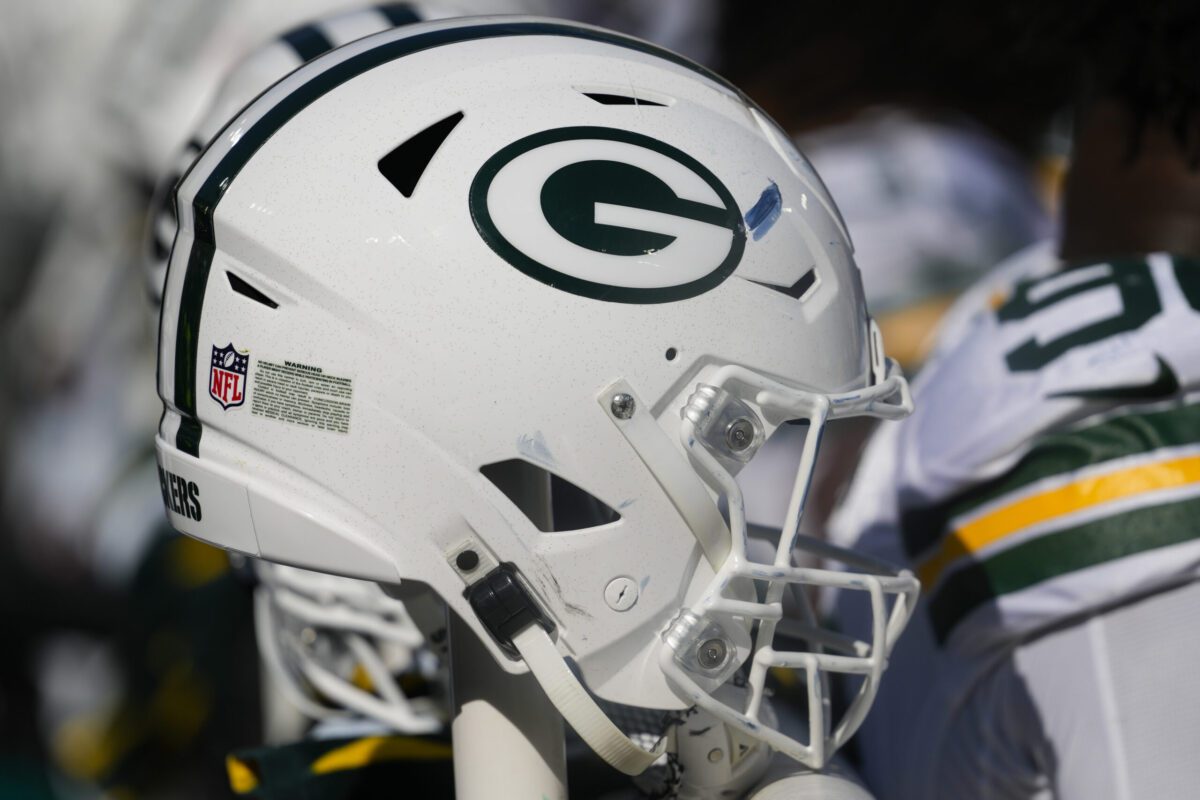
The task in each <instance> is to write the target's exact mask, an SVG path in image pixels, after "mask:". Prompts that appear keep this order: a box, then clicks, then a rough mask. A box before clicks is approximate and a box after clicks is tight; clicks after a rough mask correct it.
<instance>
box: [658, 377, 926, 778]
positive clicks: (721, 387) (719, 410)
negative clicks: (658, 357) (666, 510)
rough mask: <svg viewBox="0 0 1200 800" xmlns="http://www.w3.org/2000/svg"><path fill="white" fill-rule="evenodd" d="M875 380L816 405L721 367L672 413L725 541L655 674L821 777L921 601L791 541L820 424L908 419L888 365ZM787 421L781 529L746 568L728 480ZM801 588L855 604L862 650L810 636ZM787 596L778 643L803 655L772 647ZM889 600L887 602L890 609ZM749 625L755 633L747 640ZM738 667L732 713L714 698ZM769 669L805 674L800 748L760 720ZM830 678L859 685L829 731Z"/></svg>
mask: <svg viewBox="0 0 1200 800" xmlns="http://www.w3.org/2000/svg"><path fill="white" fill-rule="evenodd" d="M881 366H882V365H881ZM879 371H880V372H883V370H879ZM881 377H882V380H880V381H879V382H878V383H876V384H875V385H874V386H871V387H868V388H866V389H862V390H859V391H854V392H848V393H845V394H836V395H825V394H819V393H814V392H808V391H803V390H799V389H795V388H792V387H789V386H785V385H783V384H780V383H777V382H776V381H773V380H771V379H769V378H766V377H764V376H762V375H759V374H757V373H755V372H752V371H750V370H748V369H745V368H743V367H737V366H726V367H723V368H721V369H720V370H718V372H717V373H716V375H715V376H714V377H713V378H712V381H711V383H709V384H702V385H701V386H699V387H698V388H697V390H696V391H695V393H693V395H692V397H691V398H690V399H689V401H688V403H687V405H686V406H684V408H683V410H682V416H683V423H682V427H681V431H680V438H681V441H682V442H683V445H684V447H685V448H686V449H687V452H688V455H689V457H690V459H691V461H692V464H693V466H694V467H695V468H696V470H697V472H698V473H699V474H700V476H701V477H702V478H703V479H704V480H705V482H706V483H708V484H709V486H710V487H711V488H712V489H713V490H714V491H715V492H717V493H718V494H719V495H720V496H721V497H723V498H724V499H725V501H726V503H727V504H728V513H729V524H730V531H731V533H732V541H731V543H730V550H729V555H728V557H727V558H725V559H724V561H723V562H722V563H721V564H720V565H718V569H717V574H716V576H715V577H714V578H713V580H712V581H711V583H710V584H709V586H708V587H707V588H706V590H705V592H704V594H703V595H702V596H701V598H700V599H699V600H698V601H697V602H696V603H694V604H693V605H692V606H691V607H690V608H688V609H685V610H684V611H683V612H682V613H681V614H680V616H679V618H678V619H676V621H675V622H674V623H673V624H672V626H671V627H670V628H669V629H668V630H667V632H666V633H665V634H664V641H665V642H666V643H667V645H668V647H667V648H664V650H663V652H662V656H661V658H660V666H661V667H662V669H663V671H664V673H666V676H667V678H668V680H669V682H670V683H671V684H672V686H673V688H674V689H675V690H676V691H677V692H679V693H680V695H681V697H684V698H686V699H687V700H689V701H690V702H693V703H695V704H696V705H698V706H700V707H701V708H703V709H704V710H706V711H708V712H709V713H711V714H713V715H714V716H716V717H718V718H719V719H721V720H722V721H723V722H725V723H726V724H728V725H730V726H732V727H733V728H735V729H738V730H741V731H743V732H745V733H746V734H747V735H749V736H752V737H754V738H757V739H761V740H763V741H764V742H766V743H767V744H768V745H770V746H771V747H773V748H775V749H776V750H779V751H781V752H783V753H785V754H787V755H789V756H791V757H792V758H795V759H796V760H797V761H800V762H801V763H803V764H805V765H807V766H809V767H812V768H814V769H819V768H821V767H823V766H824V765H825V764H826V763H827V761H828V760H829V758H830V757H831V756H832V755H833V753H834V752H835V751H836V750H837V749H838V748H839V747H840V746H841V745H842V744H844V743H845V742H846V740H848V739H849V738H850V737H851V736H852V735H853V734H854V732H855V731H856V730H857V729H858V727H859V725H860V724H861V723H862V721H863V719H864V718H865V716H866V714H867V711H868V710H869V709H870V706H871V703H872V701H873V700H874V698H875V693H876V691H877V689H878V685H879V680H880V678H881V677H882V674H883V671H884V669H885V667H886V665H887V658H888V654H889V653H890V652H891V649H892V646H893V645H894V644H895V642H896V640H897V638H898V637H899V636H900V633H901V631H903V630H904V626H905V625H906V624H907V622H908V618H909V616H910V614H911V613H912V609H913V606H914V604H915V603H916V600H917V594H918V592H919V590H920V584H919V583H918V581H917V579H916V578H915V577H913V575H912V573H910V572H908V571H907V570H904V571H901V570H898V569H896V568H894V567H892V566H891V565H888V564H884V563H880V562H877V561H875V560H873V559H869V558H865V557H863V556H860V555H858V554H856V553H854V552H853V551H850V550H847V549H844V548H841V547H837V546H835V545H831V544H829V543H827V542H821V541H818V540H814V539H812V538H811V537H802V536H801V535H800V533H799V527H800V519H801V516H802V515H803V512H804V505H805V500H806V497H807V494H808V490H809V485H810V482H811V479H812V473H813V466H814V464H815V462H816V456H817V452H818V449H819V447H820V440H821V434H822V431H823V429H824V426H825V424H826V422H827V421H829V420H830V419H837V418H841V417H853V416H873V417H880V418H883V419H897V418H900V417H903V416H906V415H907V414H908V413H909V412H910V411H911V410H912V400H911V397H910V395H909V392H908V384H907V382H906V381H905V380H904V377H903V375H901V374H900V371H899V368H898V367H897V366H896V365H895V363H894V362H890V361H889V362H888V364H887V368H886V374H885V376H881ZM756 409H757V410H756ZM760 414H761V416H760ZM764 418H765V419H764ZM795 419H804V420H807V421H808V424H809V429H808V435H807V436H806V438H805V441H804V449H803V453H802V456H801V460H800V466H799V469H798V471H797V474H796V481H795V484H794V486H793V489H792V494H791V500H790V502H789V505H788V512H787V517H786V521H785V523H784V526H783V530H782V532H781V534H780V537H779V542H778V546H777V548H776V553H775V559H774V562H773V563H770V564H765V563H757V562H754V561H751V560H749V558H748V557H747V555H746V541H747V533H746V517H745V507H744V503H743V498H742V492H741V489H740V488H739V487H738V484H737V482H736V481H735V480H734V474H735V473H736V472H737V470H738V469H740V468H741V466H743V465H744V464H745V463H747V462H749V460H750V459H751V458H752V457H753V456H754V453H755V452H756V451H757V450H758V447H759V446H760V445H761V444H762V442H763V440H764V438H765V436H764V427H765V424H769V425H772V426H777V425H779V424H782V423H783V422H785V421H787V420H795ZM797 549H799V550H803V551H807V552H809V553H811V554H813V555H816V556H818V557H820V558H823V559H829V560H834V561H839V562H842V563H843V564H846V565H848V566H850V567H851V568H853V569H856V570H859V571H858V572H843V571H840V570H832V569H816V568H805V567H798V566H796V565H795V563H794V561H793V558H794V553H795V551H796V550H797ZM804 586H812V587H823V588H836V589H842V590H848V591H860V592H864V593H866V594H867V595H868V598H869V601H870V604H871V610H872V618H873V623H872V632H871V641H870V642H862V641H856V640H852V639H850V638H849V637H844V636H841V635H839V634H836V633H833V632H831V631H826V630H823V629H821V628H820V627H819V626H818V625H817V623H816V618H815V614H814V613H813V610H812V608H811V605H810V604H809V601H808V599H807V595H806V593H805V592H804V591H802V590H801V588H802V587H804ZM789 587H792V588H793V594H794V595H795V596H796V598H797V600H798V601H799V603H800V606H801V619H800V620H799V621H796V622H792V621H790V620H789V621H788V623H787V624H786V627H787V632H788V634H789V637H790V636H791V635H797V634H798V635H799V636H800V637H802V638H803V639H805V640H806V641H807V643H808V646H809V648H810V649H808V650H778V649H776V648H775V646H774V645H775V634H776V630H777V627H778V626H779V625H780V622H781V620H782V619H783V602H782V600H783V594H784V592H785V590H788V589H789ZM889 596H892V597H894V599H893V600H892V602H891V604H890V608H889V602H888V598H889ZM748 598H754V599H748ZM757 598H761V599H757ZM754 623H757V632H756V633H755V634H754V636H753V638H752V637H751V631H752V630H753V629H754ZM827 651H833V652H827ZM747 660H748V661H749V664H750V669H749V675H748V678H747V684H748V688H749V694H748V699H747V701H746V704H745V707H744V708H742V709H736V708H734V707H732V706H729V705H726V704H725V703H723V702H721V701H720V700H718V699H716V697H714V696H713V693H714V692H715V691H716V690H717V689H718V688H719V687H720V686H721V685H723V684H724V683H726V682H727V681H729V680H730V679H731V678H733V677H734V674H735V673H736V672H737V671H738V669H739V668H740V667H741V665H742V664H743V663H745V662H746V661H747ZM772 667H779V668H785V669H791V670H799V671H803V672H804V673H805V679H806V685H807V689H808V714H809V737H808V743H807V744H804V743H801V742H799V741H796V740H795V739H793V738H791V737H789V736H786V735H784V734H783V733H780V732H779V731H777V730H774V729H773V728H771V727H769V724H767V723H765V721H764V720H762V719H760V711H761V710H762V707H763V696H764V689H765V685H766V679H767V673H768V670H770V669H771V668H772ZM832 672H840V673H845V674H849V675H859V676H862V677H863V679H864V680H863V683H862V685H861V687H860V688H859V690H858V693H857V695H856V697H855V698H854V700H853V701H852V702H851V704H850V706H849V708H848V709H847V710H846V712H845V714H844V715H843V717H842V719H841V720H840V722H838V724H837V725H836V727H835V726H833V725H832V724H831V720H830V718H829V710H828V700H829V697H828V688H827V682H826V673H832Z"/></svg>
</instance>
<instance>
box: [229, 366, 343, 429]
mask: <svg viewBox="0 0 1200 800" xmlns="http://www.w3.org/2000/svg"><path fill="white" fill-rule="evenodd" d="M254 367H255V372H254V386H253V391H252V392H251V399H250V413H252V414H255V415H257V416H260V417H267V418H268V419H277V420H282V421H283V422H291V423H294V424H296V425H303V426H304V427H306V428H317V429H318V430H323V431H337V432H338V433H349V432H350V396H351V394H352V393H353V389H354V387H353V384H352V382H351V380H350V379H349V378H339V377H336V376H334V375H329V374H327V373H326V372H325V371H324V370H323V369H321V368H320V367H313V366H309V365H308V364H301V363H299V362H297V361H284V362H283V363H282V364H275V363H272V362H270V361H261V360H260V361H257V362H255V365H254Z"/></svg>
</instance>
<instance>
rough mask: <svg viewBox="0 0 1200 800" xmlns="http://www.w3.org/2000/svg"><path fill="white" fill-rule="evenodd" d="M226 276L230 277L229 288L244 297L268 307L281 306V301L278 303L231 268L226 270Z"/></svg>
mask: <svg viewBox="0 0 1200 800" xmlns="http://www.w3.org/2000/svg"><path fill="white" fill-rule="evenodd" d="M225 277H226V278H228V279H229V288H230V289H232V290H233V291H235V292H237V293H238V294H240V295H242V296H243V297H248V298H250V299H251V300H253V301H254V302H256V303H262V304H263V305H264V306H266V307H267V308H279V303H276V302H275V301H274V300H272V299H271V298H269V297H267V296H266V295H265V294H263V293H262V292H260V291H259V290H258V289H255V288H254V287H253V286H251V285H250V284H249V283H247V282H246V281H245V280H243V279H242V278H239V277H238V276H237V275H234V274H233V273H232V272H230V271H229V270H226V271H225Z"/></svg>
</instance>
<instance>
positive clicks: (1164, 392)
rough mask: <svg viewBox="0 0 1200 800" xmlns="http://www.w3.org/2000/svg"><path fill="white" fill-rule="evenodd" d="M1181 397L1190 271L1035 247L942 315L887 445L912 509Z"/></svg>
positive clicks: (1196, 382)
mask: <svg viewBox="0 0 1200 800" xmlns="http://www.w3.org/2000/svg"><path fill="white" fill-rule="evenodd" d="M1189 388H1200V262H1198V261H1196V260H1194V259H1186V258H1181V257H1176V256H1170V255H1166V254H1152V255H1148V256H1144V257H1136V258H1123V259H1114V260H1111V261H1101V262H1095V263H1084V264H1065V263H1063V262H1061V261H1060V260H1059V259H1057V257H1055V256H1054V253H1053V251H1052V250H1051V249H1050V248H1048V247H1046V246H1044V245H1043V246H1038V247H1036V248H1033V249H1031V250H1029V251H1026V252H1023V253H1021V254H1019V255H1018V256H1016V257H1015V258H1014V259H1012V260H1011V261H1009V262H1007V263H1006V264H1002V265H1001V266H999V267H998V268H997V269H996V270H995V271H994V272H993V273H992V274H991V275H990V276H989V277H988V278H986V279H985V280H984V281H982V282H981V283H980V284H979V285H977V286H976V287H975V288H974V289H972V290H971V291H970V292H968V293H967V294H966V295H965V296H964V297H963V298H962V300H961V301H960V302H959V303H958V304H957V305H956V307H955V308H954V309H953V310H952V311H951V313H950V314H949V315H948V317H947V320H946V323H945V325H944V326H943V328H942V330H941V333H940V334H939V340H938V343H937V346H936V347H935V349H934V353H933V357H932V358H931V360H930V362H929V363H928V364H927V366H926V368H925V370H924V371H923V372H922V374H921V375H920V376H919V377H918V379H917V381H916V382H915V386H914V398H915V401H916V410H915V412H914V414H913V416H912V417H911V418H910V419H909V420H906V421H905V422H904V423H903V431H902V433H901V435H900V436H899V441H898V446H899V447H900V448H901V450H902V453H901V455H900V458H901V459H902V460H903V462H904V464H905V465H906V467H909V468H910V469H909V472H912V473H913V475H914V478H915V480H914V481H913V485H911V486H910V487H909V489H910V490H911V493H912V494H915V495H916V497H915V498H914V499H915V500H917V501H918V502H919V501H920V500H925V501H929V500H933V499H936V498H938V497H939V496H945V495H948V494H952V493H953V492H954V491H956V490H958V489H960V488H962V487H963V486H966V485H970V484H972V483H976V482H979V481H983V480H987V479H989V478H991V477H995V476H997V475H1000V474H1003V473H1004V472H1006V471H1007V470H1009V469H1011V468H1012V467H1013V466H1014V465H1015V463H1016V462H1017V461H1019V460H1020V458H1021V457H1022V456H1023V455H1024V454H1025V453H1026V452H1027V451H1028V450H1029V448H1030V447H1032V446H1033V445H1034V444H1036V442H1038V441H1039V440H1040V439H1041V438H1043V437H1045V436H1048V435H1052V434H1054V433H1055V432H1057V431H1061V430H1064V429H1067V428H1070V427H1072V426H1074V425H1075V424H1077V423H1078V422H1079V421H1081V420H1083V419H1085V418H1088V417H1091V416H1095V415H1100V414H1103V413H1105V412H1107V411H1109V410H1115V409H1118V408H1121V407H1123V406H1125V405H1128V404H1131V403H1132V404H1136V403H1147V402H1155V401H1159V400H1167V399H1169V398H1171V397H1174V396H1177V395H1180V394H1181V393H1184V392H1186V391H1187V390H1188V389H1189ZM914 471H915V472H914Z"/></svg>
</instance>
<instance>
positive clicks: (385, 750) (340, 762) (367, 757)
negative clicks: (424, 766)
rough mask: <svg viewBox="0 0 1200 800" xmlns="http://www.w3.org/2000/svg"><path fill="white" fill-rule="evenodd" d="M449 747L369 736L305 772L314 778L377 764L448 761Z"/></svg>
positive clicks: (388, 737) (404, 739) (393, 737)
mask: <svg viewBox="0 0 1200 800" xmlns="http://www.w3.org/2000/svg"><path fill="white" fill-rule="evenodd" d="M450 753H451V751H450V745H448V744H446V743H444V742H435V741H430V740H428V739H416V738H410V737H402V736H369V737H367V738H365V739H359V740H357V741H354V742H351V743H350V744H347V745H343V746H342V747H339V748H337V749H336V750H330V751H329V752H328V753H326V754H325V755H323V756H321V757H320V758H318V759H317V760H316V761H314V762H313V763H312V766H311V767H310V768H309V769H310V771H311V772H312V773H313V774H314V775H324V774H326V773H329V772H340V771H341V770H347V769H358V768H359V767H364V766H366V765H368V764H375V763H378V762H380V761H430V760H434V759H446V758H450Z"/></svg>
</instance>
